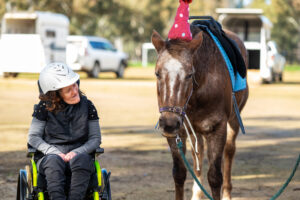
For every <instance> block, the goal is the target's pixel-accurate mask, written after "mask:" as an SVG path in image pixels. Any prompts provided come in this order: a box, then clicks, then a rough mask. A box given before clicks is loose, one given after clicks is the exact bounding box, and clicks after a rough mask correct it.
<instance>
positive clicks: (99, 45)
mask: <svg viewBox="0 0 300 200" xmlns="http://www.w3.org/2000/svg"><path fill="white" fill-rule="evenodd" d="M104 44H105V43H104V42H97V41H90V45H91V46H92V48H93V49H102V50H105V45H104Z"/></svg>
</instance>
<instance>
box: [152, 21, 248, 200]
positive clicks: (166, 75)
mask: <svg viewBox="0 0 300 200" xmlns="http://www.w3.org/2000/svg"><path fill="white" fill-rule="evenodd" d="M191 31H192V34H193V39H192V41H189V42H187V41H184V40H180V39H175V40H174V39H173V40H172V39H171V40H168V41H164V40H163V39H162V38H161V37H160V35H159V34H158V33H157V32H155V31H154V32H153V34H152V43H153V45H154V46H155V48H156V51H157V53H158V58H157V63H156V68H155V74H156V77H157V98H158V105H159V108H164V107H166V108H174V107H176V108H179V110H180V109H181V110H184V112H185V113H186V116H188V118H189V119H190V121H191V124H192V127H193V128H194V130H195V132H196V136H197V141H198V145H197V149H198V153H196V154H195V152H194V151H193V150H192V155H193V160H194V171H195V174H196V175H197V177H198V179H199V180H200V182H201V180H202V178H201V174H202V163H203V156H204V152H203V151H204V141H206V144H207V157H208V163H209V170H208V172H207V177H208V182H209V186H210V188H211V192H212V196H213V198H214V200H220V199H221V197H222V199H223V200H230V199H231V190H232V184H231V168H232V162H233V157H234V154H235V150H236V145H235V139H236V137H237V135H238V131H239V123H238V120H237V118H236V115H235V112H234V109H233V99H232V86H231V82H230V76H229V73H228V70H227V67H226V64H225V61H224V59H223V57H222V55H221V53H220V52H219V49H218V47H217V46H216V44H215V43H214V42H213V40H212V39H211V38H210V36H209V35H208V34H207V33H206V32H203V31H201V30H200V29H199V28H198V27H195V26H191ZM225 32H226V34H227V36H228V37H230V38H231V39H233V40H234V41H235V42H236V43H237V45H238V47H239V49H240V52H241V54H242V56H243V59H244V61H245V63H247V62H246V59H247V52H246V49H245V47H244V45H243V42H242V41H241V40H240V39H239V38H238V37H237V36H236V35H235V34H234V33H232V32H229V31H225ZM247 98H248V86H247V88H246V89H245V90H242V91H239V92H237V93H236V99H237V103H238V106H239V110H240V111H241V110H242V108H243V107H244V105H245V104H246V101H247ZM183 123H186V119H185V117H184V116H183V115H181V114H179V112H177V113H176V112H169V111H161V116H160V118H159V126H160V129H162V131H163V136H165V137H166V138H167V141H168V144H169V146H170V148H171V151H172V158H173V178H174V182H175V195H176V200H183V199H184V182H185V179H186V168H185V166H184V163H183V161H182V159H181V157H180V155H179V152H178V149H177V147H176V142H175V137H176V135H179V136H180V138H181V139H182V142H183V149H184V151H186V145H185V143H186V138H187V135H186V132H185V129H184V127H183ZM189 131H190V132H191V130H190V129H189ZM191 138H192V143H193V144H194V146H195V141H196V140H195V138H194V137H191ZM195 156H197V157H198V160H199V166H196V157H195ZM197 167H198V169H199V170H197ZM201 196H203V194H202V192H201V190H200V189H199V187H198V186H197V185H196V184H195V182H194V186H193V197H192V200H198V199H201Z"/></svg>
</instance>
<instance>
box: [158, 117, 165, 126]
mask: <svg viewBox="0 0 300 200" xmlns="http://www.w3.org/2000/svg"><path fill="white" fill-rule="evenodd" d="M158 123H159V126H160V127H164V126H165V120H163V119H161V118H160V119H159V122H158Z"/></svg>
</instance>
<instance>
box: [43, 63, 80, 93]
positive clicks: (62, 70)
mask: <svg viewBox="0 0 300 200" xmlns="http://www.w3.org/2000/svg"><path fill="white" fill-rule="evenodd" d="M78 80H79V75H78V74H77V73H75V72H73V70H72V69H71V68H70V67H68V66H67V65H66V64H64V63H50V64H48V65H47V66H46V67H45V68H44V69H43V70H42V71H41V73H40V77H39V81H38V84H39V86H40V89H41V92H42V93H43V94H46V93H47V92H48V91H55V90H58V89H61V88H63V87H67V86H69V85H72V84H73V83H75V82H76V81H78Z"/></svg>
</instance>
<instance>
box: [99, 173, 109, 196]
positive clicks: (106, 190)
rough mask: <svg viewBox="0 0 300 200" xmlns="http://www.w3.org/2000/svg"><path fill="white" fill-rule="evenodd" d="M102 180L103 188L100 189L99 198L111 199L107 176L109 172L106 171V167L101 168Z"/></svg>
mask: <svg viewBox="0 0 300 200" xmlns="http://www.w3.org/2000/svg"><path fill="white" fill-rule="evenodd" d="M101 171H102V180H103V186H104V188H103V189H104V190H103V191H102V195H101V196H102V197H101V200H111V191H110V182H109V176H110V173H107V171H106V169H102V170H101Z"/></svg>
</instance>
